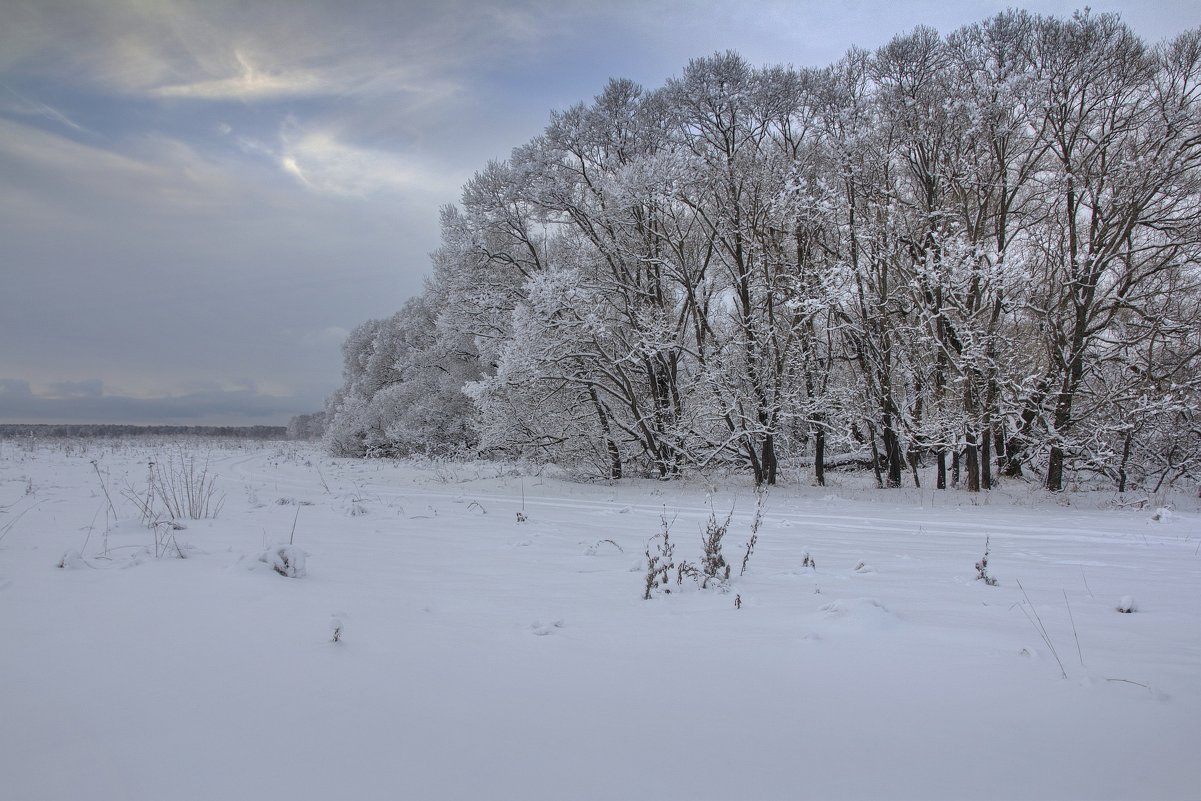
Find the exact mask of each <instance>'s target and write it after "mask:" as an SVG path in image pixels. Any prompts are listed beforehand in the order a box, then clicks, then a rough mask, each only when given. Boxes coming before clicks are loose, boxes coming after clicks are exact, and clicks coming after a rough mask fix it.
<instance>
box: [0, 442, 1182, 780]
mask: <svg viewBox="0 0 1201 801" xmlns="http://www.w3.org/2000/svg"><path fill="white" fill-rule="evenodd" d="M176 447H178V446H175V445H169V444H167V443H159V444H158V446H157V447H153V446H151V445H148V444H138V443H135V442H118V443H104V444H102V443H99V442H84V443H71V444H63V443H44V444H36V443H35V444H29V443H20V442H13V441H5V442H0V507H2V508H0V537H2V538H0V797H3V798H5V799H13V800H14V801H27V800H29V799H88V800H89V801H91V800H92V799H309V798H311V799H334V798H345V799H376V798H378V799H400V798H407V799H443V798H446V799H555V800H559V799H591V798H597V799H642V798H647V799H675V798H678V799H706V798H720V799H785V798H787V799H794V798H815V799H829V798H914V799H919V798H920V799H937V798H956V799H966V798H1006V799H1011V798H1045V799H1068V798H1082V799H1083V798H1088V799H1097V798H1128V799H1167V798H1179V799H1187V798H1197V797H1201V552H1199V549H1201V515H1199V514H1198V509H1197V505H1196V504H1197V501H1196V500H1195V499H1189V498H1187V496H1185V495H1181V496H1179V497H1177V498H1175V499H1174V501H1175V506H1174V508H1173V509H1172V510H1171V511H1157V509H1156V508H1155V507H1154V505H1149V506H1147V507H1145V508H1134V507H1127V508H1116V507H1114V506H1113V505H1112V504H1107V503H1106V501H1107V500H1108V499H1109V497H1108V496H1105V497H1087V496H1069V497H1068V498H1052V497H1049V496H1046V495H1043V494H1041V493H1039V492H1037V491H1034V490H1029V489H1026V488H1023V487H1016V486H1014V485H1010V486H1009V487H1006V488H1004V489H1003V490H999V491H996V492H993V493H991V494H989V495H984V496H980V497H978V498H971V497H969V496H968V495H967V494H966V493H961V492H957V491H951V492H943V493H934V492H931V491H923V492H921V493H919V492H917V491H914V490H902V491H895V492H880V491H875V490H871V489H868V488H867V487H866V482H865V481H864V479H863V477H860V476H849V475H835V476H833V477H832V479H831V486H829V487H826V488H821V489H819V488H815V487H809V486H796V484H794V485H792V486H788V487H781V488H778V489H776V490H774V491H773V492H772V493H771V495H770V497H769V498H768V500H767V504H766V509H765V511H764V517H763V522H762V525H761V526H760V528H759V532H758V543H757V545H756V547H755V549H754V553H753V554H752V555H751V556H750V558H749V561H748V564H747V570H746V573H745V575H741V576H740V575H739V570H740V567H741V563H742V558H743V554H744V550H745V548H744V546H745V543H746V541H747V538H748V537H749V536H750V528H751V517H752V514H753V513H754V509H755V501H754V495H753V493H752V492H751V490H750V488H749V487H748V486H746V484H745V483H741V482H739V481H731V482H727V483H726V484H725V486H723V487H722V488H721V489H720V490H719V491H717V492H714V493H713V494H712V495H711V497H710V496H709V494H707V492H706V488H705V487H704V486H703V485H701V484H700V483H691V484H683V485H680V484H662V483H658V482H653V481H641V480H627V481H622V482H619V483H616V484H613V485H586V484H578V483H572V482H569V481H566V480H562V479H561V478H556V477H554V476H553V475H552V473H551V471H549V470H544V471H541V473H542V474H541V475H535V474H531V473H529V472H527V474H525V475H524V476H523V475H521V474H520V473H518V472H517V471H514V470H512V469H510V468H508V467H505V466H499V465H483V464H479V465H431V464H426V465H420V464H415V463H395V462H389V461H369V462H355V461H346V460H336V459H332V458H329V457H327V456H324V455H322V454H321V453H320V452H319V451H318V450H316V449H315V448H310V447H297V446H295V445H292V444H287V445H279V444H270V445H263V446H257V445H245V446H242V445H222V444H219V443H196V442H190V443H184V444H183V445H182V447H184V448H185V449H188V450H189V451H191V452H193V453H195V454H196V455H198V456H200V457H201V458H203V457H204V456H205V455H208V456H209V458H210V459H211V464H210V468H211V469H212V470H213V471H215V472H216V473H218V474H219V478H218V480H217V483H216V491H217V493H219V494H224V497H225V500H224V505H223V507H222V508H221V510H220V513H219V515H218V516H217V517H216V518H215V519H207V520H187V521H184V522H185V523H186V526H187V527H186V529H184V530H180V531H175V532H170V531H169V530H167V529H166V528H165V527H161V528H163V531H162V532H161V533H160V537H159V543H158V548H159V550H160V552H161V553H163V554H165V555H164V556H160V557H159V558H156V557H155V548H156V538H155V535H154V533H153V532H152V531H151V530H149V529H147V528H146V527H144V526H143V525H142V523H141V519H140V515H139V513H138V511H137V509H136V507H135V505H134V503H133V502H132V501H131V500H130V498H128V497H126V496H127V495H130V494H131V493H130V490H131V489H132V490H133V491H135V492H144V491H145V489H146V484H147V467H146V462H147V461H148V460H150V459H152V458H153V459H156V460H158V461H159V463H160V464H162V463H164V461H163V460H164V459H167V458H169V456H170V453H171V452H173V449H175V448H176ZM93 462H95V464H93ZM797 483H803V482H797ZM104 488H107V490H108V492H109V495H110V496H111V498H112V502H113V504H112V509H111V510H110V508H109V503H108V501H107V500H106V497H105V494H104V491H103V490H104ZM1069 501H1070V505H1069V503H1068V502H1069ZM710 504H711V505H712V508H713V509H714V510H715V511H716V513H717V516H718V518H719V519H722V518H724V517H725V515H726V514H727V513H728V512H729V510H730V508H731V507H732V506H733V508H734V515H733V520H732V522H731V524H730V529H729V533H728V534H727V536H726V541H725V557H726V559H727V560H728V561H729V562H730V563H732V565H733V577H732V579H731V580H730V582H729V586H728V587H727V588H725V590H724V591H723V590H721V589H712V588H710V589H707V590H701V589H699V588H698V587H697V586H696V585H695V583H693V582H691V581H689V580H687V579H685V583H684V585H683V586H676V585H675V584H674V579H673V584H672V588H673V592H672V593H671V594H670V595H657V596H656V597H654V598H652V599H651V600H649V601H645V600H643V599H642V595H643V592H644V589H645V586H646V578H645V577H646V556H645V554H644V551H645V550H646V549H647V547H648V541H649V540H650V538H651V537H653V536H654V535H655V534H656V533H657V532H658V531H659V530H660V529H661V528H662V523H661V520H662V519H667V520H668V521H669V522H671V529H670V531H671V539H672V541H673V542H674V544H675V559H676V561H677V562H679V561H680V560H682V559H687V560H688V561H690V562H693V563H698V562H699V561H700V557H701V534H702V529H703V527H704V524H705V521H706V519H707V518H708V516H709V513H710ZM523 510H524V517H525V520H524V521H522V520H519V515H518V513H519V512H522V511H523ZM114 511H115V513H116V518H117V519H116V520H115V521H114V520H113V519H112V517H113V512H114ZM986 537H987V538H988V542H989V543H990V556H989V564H988V572H989V573H991V574H992V575H993V576H995V577H996V578H997V579H998V581H999V584H998V586H995V587H990V586H986V584H985V583H984V582H983V581H978V580H976V570H975V567H974V565H975V563H976V562H977V561H978V560H979V559H980V558H981V556H982V555H983V552H984V548H985V539H986ZM172 538H173V539H172ZM289 538H292V539H294V544H295V547H296V548H299V549H303V553H304V555H305V556H306V557H307V558H306V560H305V564H304V567H305V568H306V569H307V574H306V575H304V576H303V577H297V578H287V577H284V576H282V575H280V574H278V573H277V572H275V571H274V570H272V568H271V566H270V564H268V562H270V561H271V560H272V559H273V558H275V559H278V550H279V547H280V546H282V545H286V544H287V543H288V541H289ZM176 546H178V548H176ZM272 546H274V547H272ZM652 547H653V545H652ZM179 553H183V554H184V555H186V557H187V558H185V559H180V558H178V554H179ZM264 553H266V558H267V560H268V561H267V562H264V561H260V560H259V557H260V555H263V554H264ZM806 554H808V555H809V556H810V557H811V559H812V560H813V561H815V562H816V565H815V566H813V567H806V566H804V564H803V563H804V560H805V556H806ZM292 561H293V566H294V561H295V560H294V559H293V560H292ZM60 564H61V565H64V567H62V568H60V567H59V565H60ZM673 576H674V573H673ZM1019 582H1020V584H1021V586H1020V587H1019ZM1023 588H1024V589H1023ZM1124 596H1131V598H1132V599H1133V602H1134V603H1135V604H1136V606H1137V609H1136V611H1135V612H1133V613H1131V614H1122V613H1119V612H1118V611H1117V607H1118V605H1119V603H1121V602H1122V599H1123V597H1124ZM736 600H738V601H740V604H741V608H736V604H735V602H736ZM1040 627H1041V629H1042V630H1043V631H1040ZM335 630H337V632H338V641H336V642H335V641H334V632H335ZM1044 632H1045V637H1044ZM1056 654H1058V659H1057V658H1056ZM1060 662H1062V671H1064V672H1066V674H1067V676H1066V678H1064V677H1063V675H1062V674H1061V667H1060V664H1059V663H1060Z"/></svg>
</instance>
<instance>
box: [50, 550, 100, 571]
mask: <svg viewBox="0 0 1201 801" xmlns="http://www.w3.org/2000/svg"><path fill="white" fill-rule="evenodd" d="M56 567H61V568H63V569H64V570H83V569H84V568H86V567H91V565H89V564H88V563H87V560H85V559H84V558H83V554H81V553H80V552H79V551H67V552H66V553H64V554H63V558H62V559H60V560H58V565H56Z"/></svg>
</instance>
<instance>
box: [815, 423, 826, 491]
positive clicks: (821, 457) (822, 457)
mask: <svg viewBox="0 0 1201 801" xmlns="http://www.w3.org/2000/svg"><path fill="white" fill-rule="evenodd" d="M813 479H814V480H815V481H816V482H817V486H819V487H824V486H826V430H825V429H824V428H822V427H821V426H818V427H817V429H816V430H815V431H814V432H813Z"/></svg>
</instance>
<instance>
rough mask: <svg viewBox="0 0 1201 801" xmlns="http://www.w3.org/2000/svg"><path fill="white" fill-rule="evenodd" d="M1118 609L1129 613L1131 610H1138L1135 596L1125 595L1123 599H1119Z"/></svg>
mask: <svg viewBox="0 0 1201 801" xmlns="http://www.w3.org/2000/svg"><path fill="white" fill-rule="evenodd" d="M1118 611H1119V612H1122V613H1123V614H1127V615H1128V614H1130V613H1131V612H1137V611H1138V604H1137V603H1136V602H1135V600H1134V596H1132V595H1123V596H1122V598H1121V600H1119V601H1118Z"/></svg>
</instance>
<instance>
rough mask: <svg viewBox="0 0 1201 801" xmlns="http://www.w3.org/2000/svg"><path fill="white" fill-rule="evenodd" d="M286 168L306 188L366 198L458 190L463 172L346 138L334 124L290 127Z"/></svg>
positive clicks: (283, 162)
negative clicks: (436, 167) (437, 168)
mask: <svg viewBox="0 0 1201 801" xmlns="http://www.w3.org/2000/svg"><path fill="white" fill-rule="evenodd" d="M281 139H282V143H283V144H282V149H281V151H280V154H279V165H280V167H281V168H282V169H283V170H284V171H285V172H287V173H289V174H290V175H292V176H293V177H295V178H296V180H297V181H299V182H300V183H301V184H302V185H303V186H304V187H305V188H307V189H309V190H311V191H313V192H318V193H321V194H329V195H342V196H354V197H365V196H367V195H371V194H375V193H378V192H413V191H416V192H420V193H433V194H439V195H442V196H446V195H448V194H453V192H454V187H455V186H457V185H458V180H459V179H458V176H449V175H446V174H439V173H437V172H435V171H433V170H430V169H428V168H426V167H424V166H423V165H422V164H421V163H420V162H419V161H417V160H416V159H406V158H404V157H401V156H399V155H397V154H394V153H391V152H388V151H384V150H379V149H375V148H369V147H363V146H359V145H355V144H351V143H349V142H347V141H344V140H343V139H342V138H341V137H340V135H339V132H338V131H336V130H329V129H316V130H311V131H299V130H297V129H296V126H295V125H294V124H289V125H287V126H285V131H284V133H283V134H282V136H281Z"/></svg>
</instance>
